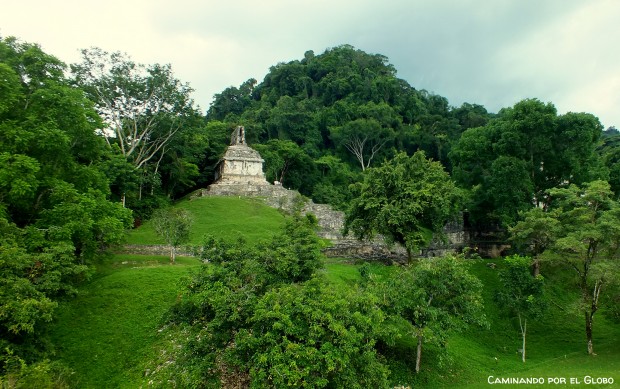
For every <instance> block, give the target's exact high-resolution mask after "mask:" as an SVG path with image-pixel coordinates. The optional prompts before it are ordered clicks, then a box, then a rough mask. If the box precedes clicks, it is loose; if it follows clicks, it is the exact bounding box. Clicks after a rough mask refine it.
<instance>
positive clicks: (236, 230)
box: [127, 196, 284, 245]
mask: <svg viewBox="0 0 620 389" xmlns="http://www.w3.org/2000/svg"><path fill="white" fill-rule="evenodd" d="M175 206H176V207H181V208H184V209H186V210H188V211H189V212H190V213H191V215H192V217H193V223H192V230H191V233H190V243H191V244H200V243H201V242H202V238H203V236H204V235H205V234H210V235H214V236H216V237H220V238H223V239H226V240H229V239H234V240H236V239H237V238H238V237H239V236H243V237H244V238H245V239H246V240H247V241H248V243H250V244H253V243H256V242H258V241H260V240H266V239H269V238H270V237H271V236H272V235H273V234H274V233H275V232H277V231H278V229H279V228H280V226H281V225H282V224H283V222H284V216H283V215H282V214H281V213H280V212H279V211H278V210H277V209H275V208H271V207H269V206H267V205H265V204H264V203H263V201H262V200H261V199H257V198H247V197H243V198H237V197H217V196H214V197H210V196H209V197H199V198H197V199H193V200H182V201H180V202H178V203H177V204H176V205H175ZM127 243H128V244H147V245H148V244H164V243H165V242H164V241H163V240H161V238H159V237H158V236H157V234H156V233H155V230H154V229H153V226H152V225H151V223H150V222H148V221H147V222H145V223H144V224H143V225H142V226H140V227H139V228H137V229H135V230H132V231H130V233H129V234H128V237H127Z"/></svg>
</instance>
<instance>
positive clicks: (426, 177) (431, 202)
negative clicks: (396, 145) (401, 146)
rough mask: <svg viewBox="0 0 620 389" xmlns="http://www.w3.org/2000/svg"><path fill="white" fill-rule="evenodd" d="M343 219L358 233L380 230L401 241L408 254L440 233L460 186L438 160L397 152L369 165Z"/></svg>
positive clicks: (456, 206)
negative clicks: (455, 183)
mask: <svg viewBox="0 0 620 389" xmlns="http://www.w3.org/2000/svg"><path fill="white" fill-rule="evenodd" d="M358 190H359V193H360V195H359V197H357V198H356V199H354V200H353V202H352V204H351V207H350V209H349V212H348V213H347V218H346V222H345V229H346V230H351V231H352V232H353V233H354V234H355V236H356V237H358V238H359V239H364V238H372V237H374V236H375V235H376V234H381V235H383V236H385V237H386V239H388V240H389V241H392V242H398V243H401V244H403V245H404V246H405V247H406V248H407V251H408V253H409V254H410V256H411V255H412V253H413V252H414V251H415V250H419V249H421V248H423V247H425V246H426V245H428V244H429V243H430V240H431V239H432V235H433V233H436V234H441V231H442V228H443V226H444V225H445V223H446V222H447V221H448V220H449V219H450V218H451V217H453V216H454V215H455V214H456V212H457V211H458V209H459V191H458V189H456V187H455V186H454V184H453V182H452V181H451V180H450V176H449V175H448V173H446V172H445V171H444V169H443V167H442V166H441V164H440V163H438V162H433V161H430V160H427V159H426V158H425V155H424V153H423V152H417V153H415V154H414V155H413V156H411V157H408V156H407V155H406V154H405V153H400V154H398V155H397V156H396V157H395V158H394V159H392V160H391V161H386V162H384V163H383V165H381V166H380V167H377V168H371V169H368V171H367V173H366V175H365V177H364V182H363V183H362V184H361V185H360V186H358Z"/></svg>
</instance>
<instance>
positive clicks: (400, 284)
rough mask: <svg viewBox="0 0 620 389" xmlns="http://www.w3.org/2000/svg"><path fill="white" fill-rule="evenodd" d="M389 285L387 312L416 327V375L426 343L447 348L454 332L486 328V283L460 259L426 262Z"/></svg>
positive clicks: (410, 269) (412, 267)
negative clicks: (484, 300)
mask: <svg viewBox="0 0 620 389" xmlns="http://www.w3.org/2000/svg"><path fill="white" fill-rule="evenodd" d="M394 277H395V278H394V279H393V280H391V281H390V283H389V287H388V288H389V291H388V292H387V296H389V297H388V299H387V300H386V301H385V303H387V304H386V305H387V307H386V310H388V312H391V313H394V314H397V315H399V316H401V317H402V318H404V319H405V320H407V322H409V324H410V325H411V326H412V327H413V335H414V337H415V338H416V339H415V340H416V342H417V350H416V358H415V371H416V373H418V372H419V371H420V363H421V360H422V346H423V344H424V343H425V342H431V343H435V344H439V345H445V342H446V339H447V336H448V334H449V333H450V332H451V331H459V330H463V329H464V328H466V327H467V326H468V325H469V324H476V325H482V326H486V325H487V322H486V317H485V315H484V310H483V304H482V295H481V291H482V283H481V282H480V280H478V279H477V278H476V277H474V276H472V275H471V274H470V273H469V272H468V270H467V265H466V263H465V262H464V261H463V260H462V259H460V258H457V257H444V258H433V259H424V260H422V261H421V262H420V263H419V264H418V265H417V266H408V267H406V268H404V269H403V271H401V272H398V273H396V274H395V276H394Z"/></svg>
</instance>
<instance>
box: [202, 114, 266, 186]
mask: <svg viewBox="0 0 620 389" xmlns="http://www.w3.org/2000/svg"><path fill="white" fill-rule="evenodd" d="M263 162H264V160H263V159H262V158H261V156H260V154H259V153H258V151H256V150H254V149H253V148H251V147H250V146H248V144H247V143H246V141H245V129H244V127H242V126H238V127H237V128H236V129H235V130H234V131H233V133H232V135H231V137H230V146H228V148H227V149H226V152H225V153H224V156H222V158H221V159H220V161H219V162H218V165H217V168H216V170H215V181H214V183H213V184H211V185H210V186H209V192H210V193H211V194H218V195H237V194H246V195H247V194H251V193H253V192H264V191H270V189H271V187H272V185H271V184H270V183H269V182H267V180H266V179H265V173H264V172H263Z"/></svg>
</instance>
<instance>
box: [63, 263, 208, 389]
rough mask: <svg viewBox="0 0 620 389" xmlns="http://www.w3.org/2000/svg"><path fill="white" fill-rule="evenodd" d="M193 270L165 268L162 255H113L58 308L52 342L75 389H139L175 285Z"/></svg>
mask: <svg viewBox="0 0 620 389" xmlns="http://www.w3.org/2000/svg"><path fill="white" fill-rule="evenodd" d="M196 266H199V262H198V261H197V260H195V259H190V258H178V259H177V263H176V264H175V265H170V264H169V262H168V258H167V257H165V256H138V255H116V256H114V257H112V258H110V259H108V260H107V261H106V262H105V263H104V264H102V265H101V266H100V267H99V272H98V273H97V274H96V275H95V278H94V279H92V280H91V281H90V282H88V283H87V284H85V285H83V286H82V287H81V288H80V293H79V295H78V296H77V298H75V299H72V300H70V301H68V302H65V303H63V304H61V306H60V308H59V312H58V316H57V320H56V323H55V325H54V326H53V328H52V333H51V337H52V342H53V343H54V344H55V346H56V349H57V356H58V357H59V358H60V359H62V360H63V362H64V363H65V364H66V365H68V366H70V367H71V368H72V369H73V370H75V371H76V374H77V376H78V382H79V387H80V388H137V387H139V382H141V378H142V374H143V371H144V363H145V362H146V361H149V360H151V359H153V357H154V356H153V353H155V352H156V350H155V348H154V344H155V343H156V342H157V340H158V338H157V330H158V328H159V327H160V325H161V319H162V316H163V315H164V313H165V312H166V311H167V309H168V308H169V307H170V306H171V305H172V304H173V303H174V301H175V298H176V296H177V290H178V282H179V280H180V279H181V278H182V277H183V276H185V275H186V274H188V272H189V271H190V269H192V268H194V267H196Z"/></svg>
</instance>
